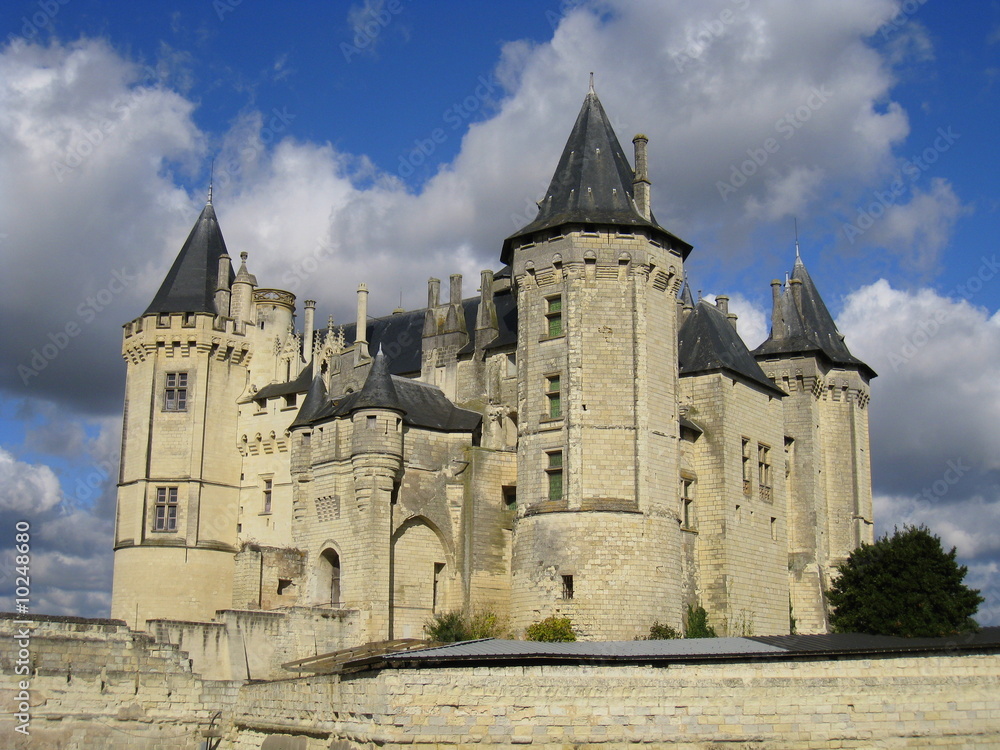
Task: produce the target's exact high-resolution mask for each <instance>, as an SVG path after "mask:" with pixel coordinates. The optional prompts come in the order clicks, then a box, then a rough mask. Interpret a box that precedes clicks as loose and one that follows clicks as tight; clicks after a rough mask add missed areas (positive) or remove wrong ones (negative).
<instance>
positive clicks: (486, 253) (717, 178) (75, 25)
mask: <svg viewBox="0 0 1000 750" xmlns="http://www.w3.org/2000/svg"><path fill="white" fill-rule="evenodd" d="M261 5H262V4H260V3H249V2H237V0H215V1H214V2H213V1H211V0H202V1H200V2H173V3H150V2H142V1H140V2H133V3H130V4H127V5H126V4H122V3H110V2H96V1H94V0H66V1H65V2H61V1H60V0H40V1H39V0H35V1H34V2H28V3H21V2H15V3H12V4H8V6H6V7H5V10H4V11H2V13H0V23H2V27H0V40H5V41H4V42H3V46H2V47H0V198H2V200H0V258H2V260H3V267H4V271H5V273H4V274H3V278H2V281H0V306H2V315H3V321H4V325H3V326H2V332H0V336H2V339H0V351H2V352H3V356H2V367H0V469H3V471H0V475H3V476H5V477H6V478H5V479H0V529H11V528H13V524H14V522H15V521H17V520H20V519H29V520H30V521H31V522H32V524H33V529H34V538H35V549H36V553H37V555H36V559H35V571H34V574H35V575H34V580H35V583H36V602H35V607H36V611H45V612H53V613H71V614H83V615H94V616H96V615H103V614H106V612H107V609H108V602H109V591H110V570H111V553H110V543H111V527H112V519H113V507H114V486H113V482H114V475H115V468H114V466H115V462H116V460H117V458H116V457H117V451H118V442H119V440H120V437H119V434H120V433H119V428H120V425H119V422H120V416H119V413H120V408H121V398H122V391H123V387H124V370H125V368H124V364H123V363H122V361H121V358H120V336H121V333H120V330H121V329H120V325H121V324H122V323H124V322H125V321H127V320H130V319H131V318H133V317H135V316H136V315H138V314H139V313H141V311H142V310H143V309H144V308H145V306H146V304H148V301H149V300H150V299H151V297H152V295H153V293H154V292H155V289H156V287H157V285H158V284H159V281H160V280H161V279H162V277H163V274H164V273H165V271H166V269H167V267H168V266H169V263H170V261H171V260H172V258H173V256H174V255H175V254H176V252H177V250H178V249H179V247H180V244H181V242H182V241H183V239H184V236H185V235H186V233H187V231H188V230H189V229H190V226H191V224H192V223H193V221H194V219H195V217H196V216H197V213H198V211H199V209H200V206H201V204H202V203H203V202H204V199H205V195H206V192H207V187H208V181H209V172H210V170H211V165H212V161H213V159H214V160H215V201H214V202H215V206H216V210H217V212H218V215H219V219H220V222H221V225H222V228H223V232H224V233H225V235H226V239H227V243H228V245H229V248H230V252H231V254H234V255H235V254H236V253H238V252H240V251H242V250H246V251H248V252H249V253H250V267H251V271H252V272H253V273H255V274H256V275H257V276H258V278H259V279H261V282H262V283H264V284H266V285H270V286H275V287H282V288H287V289H289V290H290V291H293V292H295V293H296V294H297V295H299V296H300V298H302V297H314V298H316V299H317V300H318V302H319V304H318V316H319V319H320V320H325V319H326V316H327V315H333V316H334V317H335V318H336V319H337V320H338V321H339V322H343V321H345V320H349V319H350V316H351V314H352V312H351V311H352V309H353V302H352V300H353V296H352V294H353V293H352V290H353V289H354V288H356V286H357V283H358V282H360V281H366V282H367V283H368V285H369V288H371V289H372V297H371V309H372V311H373V312H374V313H379V312H380V311H384V312H388V311H389V310H391V309H392V308H393V307H395V306H396V304H398V303H399V300H400V297H402V300H403V305H404V306H405V307H408V308H413V307H418V306H420V305H421V304H422V297H423V294H424V291H423V290H424V288H425V287H424V283H423V282H424V280H425V279H426V278H427V277H429V276H432V275H433V276H438V277H442V275H443V274H444V275H447V274H450V273H453V272H456V271H458V272H462V273H464V274H466V276H467V278H469V279H473V280H474V279H476V278H478V277H477V275H476V274H478V272H479V270H480V269H482V268H487V267H491V268H497V267H498V266H499V262H498V256H499V250H500V246H501V243H502V240H503V238H504V237H505V236H507V235H508V234H510V233H511V232H513V231H514V230H516V229H517V228H519V226H520V225H523V224H526V223H528V221H530V220H531V218H533V211H532V206H533V201H535V200H537V199H538V198H540V197H541V195H542V193H543V191H544V189H545V187H546V184H547V181H548V178H549V177H550V176H551V173H552V170H553V169H554V167H555V164H556V161H557V160H558V157H559V153H560V150H561V147H562V144H563V142H564V140H565V138H566V136H567V135H568V133H569V129H570V127H571V126H572V123H573V120H574V118H575V116H576V113H577V111H578V109H579V106H580V103H581V101H582V99H583V96H584V94H585V93H586V91H587V83H588V74H589V73H590V72H591V71H594V73H595V77H596V88H597V91H598V93H599V95H600V96H601V99H602V101H603V103H604V106H605V109H606V110H607V111H608V113H609V115H610V117H611V119H612V121H613V123H614V125H615V128H616V129H617V132H618V136H619V138H620V139H621V140H622V141H623V143H625V144H626V146H627V144H628V141H629V140H631V137H632V135H633V134H635V133H636V132H639V131H642V132H645V133H646V134H647V135H648V136H649V138H650V143H649V154H650V169H651V176H652V180H653V209H654V212H655V213H656V215H657V218H658V219H659V221H660V223H661V224H663V225H664V226H665V227H666V228H668V229H669V230H671V231H673V232H674V233H676V234H678V235H679V236H681V237H683V238H684V239H686V240H688V241H689V242H691V243H692V244H693V245H694V246H695V250H694V252H693V253H692V254H691V257H690V260H689V263H688V268H687V270H688V273H689V277H690V278H691V280H692V285H693V287H694V288H695V289H701V290H703V291H704V293H705V294H706V295H708V294H716V293H727V294H729V295H730V296H731V297H732V303H731V307H732V308H733V309H734V310H735V311H736V312H737V313H738V314H739V316H740V330H741V333H742V334H743V336H744V338H745V339H746V341H747V343H748V344H749V345H750V346H751V347H752V346H755V345H756V344H758V343H760V341H761V340H762V339H763V338H764V337H765V336H766V334H767V323H766V321H767V318H768V315H769V298H770V287H769V286H768V283H769V281H770V280H771V279H772V278H775V277H782V276H783V275H784V273H785V272H787V271H789V270H790V268H791V263H792V258H793V253H794V235H793V220H796V219H797V222H798V228H799V237H800V243H801V247H802V253H803V257H804V259H805V262H806V264H807V266H808V267H809V269H810V272H811V274H812V276H813V278H814V279H815V280H816V282H817V284H818V285H819V288H820V291H821V292H822V293H823V295H824V297H825V299H826V302H827V304H828V305H829V307H830V308H831V310H832V311H833V312H834V315H835V316H836V317H837V320H838V325H839V326H840V328H841V330H842V332H844V334H845V335H846V337H847V343H848V345H849V346H850V347H851V349H852V351H853V352H854V354H856V355H857V356H859V357H861V358H863V359H865V360H866V361H867V362H868V363H869V364H870V365H871V366H872V367H874V369H875V370H876V371H878V372H879V374H880V377H879V378H878V379H877V380H876V381H875V383H874V386H873V400H872V405H871V420H872V456H873V477H874V486H875V496H876V513H877V526H878V529H879V531H886V530H891V529H892V527H893V526H894V525H896V524H902V523H926V524H928V525H929V526H930V527H931V529H932V530H933V531H934V532H935V533H937V534H939V535H940V536H941V537H942V538H943V540H944V542H945V544H946V545H947V546H949V547H950V546H952V545H954V546H957V548H958V551H959V555H960V557H961V559H962V560H963V562H964V563H965V564H967V565H968V566H969V568H970V574H969V580H970V582H972V583H973V584H974V585H976V586H979V587H981V588H982V589H983V591H984V593H985V594H986V595H987V597H988V601H987V603H986V604H985V605H984V606H983V608H982V609H981V612H980V620H981V621H982V622H989V623H993V624H1000V474H998V472H1000V459H998V458H997V456H1000V450H997V448H998V447H1000V385H998V383H997V379H996V378H995V377H993V370H994V369H995V368H996V366H997V364H998V362H1000V318H998V317H997V315H996V313H997V310H998V307H1000V283H998V281H1000V261H998V259H997V257H996V252H997V242H996V238H995V231H994V230H995V227H996V224H997V215H998V206H1000V185H998V182H1000V177H998V167H1000V163H998V162H1000V150H998V149H997V148H996V146H995V138H996V135H995V133H996V125H997V119H998V118H997V113H998V108H997V103H998V90H997V88H998V85H1000V81H998V80H997V78H998V75H1000V60H998V51H1000V5H998V4H997V3H995V2H994V3H987V2H969V3H963V4H962V5H961V6H958V7H957V8H956V6H955V5H954V4H951V5H946V4H945V3H942V2H941V1H940V0H927V1H926V2H919V0H908V2H895V1H894V0H843V2H838V3H829V2H827V0H800V1H799V2H791V1H790V0H699V1H697V2H696V1H695V0H678V1H677V2H672V3H663V2H653V0H632V1H631V2H627V1H626V0H591V1H586V0H581V1H580V2H566V1H565V0H564V1H563V2H524V1H513V2H507V3H503V4H500V3H477V2H472V3H470V2H465V3H454V2H438V3H434V4H431V3H415V2H408V1H407V0H384V2H383V1H382V0H366V1H365V2H359V3H350V2H344V3H328V2H324V3H320V2H306V3H297V4H294V5H287V4H286V5H277V4H271V5H267V6H265V7H261ZM991 144H994V145H991ZM627 150H628V148H627ZM313 269H315V270H313ZM467 286H468V284H467ZM48 355H51V356H48ZM10 541H12V540H3V539H0V554H2V555H8V553H7V552H6V550H7V549H8V548H9V544H10ZM8 573H9V571H8V570H7V568H6V567H4V566H3V565H2V564H0V579H4V580H3V585H4V587H5V590H6V588H7V587H9V586H10V585H11V583H12V581H11V580H10V579H9V577H8Z"/></svg>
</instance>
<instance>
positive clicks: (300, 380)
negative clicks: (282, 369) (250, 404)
mask: <svg viewBox="0 0 1000 750" xmlns="http://www.w3.org/2000/svg"><path fill="white" fill-rule="evenodd" d="M312 380H313V366H312V362H310V363H309V364H307V365H306V366H305V367H303V368H302V372H300V373H299V374H298V375H297V376H296V377H295V378H293V379H292V380H289V381H288V382H287V383H272V384H271V385H265V386H264V387H263V388H261V389H260V390H259V391H257V392H256V393H255V394H253V398H274V397H275V396H287V395H289V394H290V393H305V392H306V391H308V390H309V386H310V385H311V384H312Z"/></svg>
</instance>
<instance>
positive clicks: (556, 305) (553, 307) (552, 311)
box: [545, 294, 563, 338]
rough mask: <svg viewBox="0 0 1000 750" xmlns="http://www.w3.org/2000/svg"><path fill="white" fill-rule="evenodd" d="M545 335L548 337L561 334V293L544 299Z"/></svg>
mask: <svg viewBox="0 0 1000 750" xmlns="http://www.w3.org/2000/svg"><path fill="white" fill-rule="evenodd" d="M545 320H546V335H547V336H548V337H549V338H555V337H556V336H562V335H563V318H562V295H561V294H559V295H556V296H555V297H548V298H547V299H546V300H545Z"/></svg>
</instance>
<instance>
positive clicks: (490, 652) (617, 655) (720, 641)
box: [388, 638, 785, 661]
mask: <svg viewBox="0 0 1000 750" xmlns="http://www.w3.org/2000/svg"><path fill="white" fill-rule="evenodd" d="M784 650H785V649H783V648H781V647H780V646H774V645H771V644H769V643H762V642H758V641H755V640H752V639H749V638H685V639H673V640H659V641H575V642H573V643H542V642H538V641H509V640H502V639H499V638H489V639H485V640H480V641H465V642H463V643H453V644H449V645H446V646H438V647H436V648H429V649H424V650H421V651H415V652H411V653H408V654H405V656H404V655H399V656H398V657H397V656H390V657H388V658H389V660H390V661H391V660H393V659H396V658H400V659H403V658H405V660H406V661H411V660H416V661H421V660H426V661H435V660H438V659H447V660H462V659H468V658H477V659H478V658H510V657H515V658H516V657H526V658H538V657H561V658H571V659H588V660H589V659H593V660H599V661H603V660H608V659H610V660H628V661H631V660H635V659H649V658H652V659H660V658H664V657H692V656H719V655H723V654H771V653H781V652H783V651H784Z"/></svg>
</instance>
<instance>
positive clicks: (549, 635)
mask: <svg viewBox="0 0 1000 750" xmlns="http://www.w3.org/2000/svg"><path fill="white" fill-rule="evenodd" d="M524 638H525V640H528V641H547V642H549V643H564V642H568V641H575V640H576V633H574V632H573V624H572V623H571V622H570V620H569V618H568V617H555V616H553V617H546V618H545V619H544V620H539V621H538V622H536V623H534V624H532V625H529V626H528V627H527V629H525V631H524Z"/></svg>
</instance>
